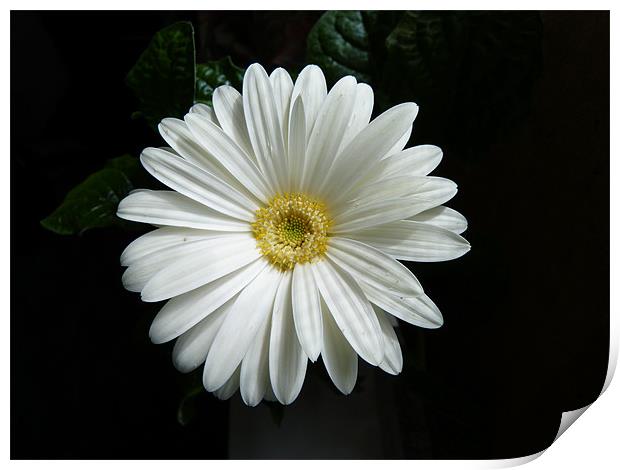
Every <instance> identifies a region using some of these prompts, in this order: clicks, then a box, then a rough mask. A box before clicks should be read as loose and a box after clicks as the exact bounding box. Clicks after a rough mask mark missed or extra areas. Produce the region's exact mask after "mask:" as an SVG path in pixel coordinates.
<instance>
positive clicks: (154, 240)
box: [121, 227, 221, 266]
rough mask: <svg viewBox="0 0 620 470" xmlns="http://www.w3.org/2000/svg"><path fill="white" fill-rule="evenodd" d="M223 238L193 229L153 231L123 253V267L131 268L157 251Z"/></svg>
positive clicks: (133, 242) (216, 233)
mask: <svg viewBox="0 0 620 470" xmlns="http://www.w3.org/2000/svg"><path fill="white" fill-rule="evenodd" d="M214 236H221V234H218V232H210V231H207V230H196V229H191V228H177V227H163V228H158V229H156V230H153V231H151V232H149V233H146V234H144V235H142V236H141V237H138V238H136V239H135V240H134V241H132V242H131V243H130V244H129V245H127V248H125V250H124V251H123V253H121V266H130V265H132V264H134V263H135V262H137V261H138V260H140V259H141V258H144V257H145V256H148V255H151V254H152V253H155V252H156V251H159V250H161V249H163V248H170V247H173V246H175V245H181V244H184V243H187V242H193V241H196V240H205V239H207V238H210V237H214Z"/></svg>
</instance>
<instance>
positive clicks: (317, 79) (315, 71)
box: [291, 65, 327, 140]
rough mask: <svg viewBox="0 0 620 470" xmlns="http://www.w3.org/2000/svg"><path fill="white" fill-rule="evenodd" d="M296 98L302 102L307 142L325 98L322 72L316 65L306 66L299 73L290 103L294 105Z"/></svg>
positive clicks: (325, 92)
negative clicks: (299, 98)
mask: <svg viewBox="0 0 620 470" xmlns="http://www.w3.org/2000/svg"><path fill="white" fill-rule="evenodd" d="M298 96H300V97H301V98H302V100H303V102H304V111H305V116H306V119H305V121H306V140H308V139H309V138H310V134H311V133H312V128H313V127H314V123H315V122H316V117H317V116H318V114H319V109H321V106H322V105H323V101H324V100H325V97H326V96H327V85H326V83H325V76H324V75H323V71H322V70H321V69H320V68H319V67H317V66H316V65H308V66H306V67H305V68H304V69H303V70H302V71H301V72H300V73H299V76H298V77H297V80H296V81H295V86H294V87H293V94H292V95H291V103H294V102H295V100H296V99H297V97H298Z"/></svg>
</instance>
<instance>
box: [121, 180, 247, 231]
mask: <svg viewBox="0 0 620 470" xmlns="http://www.w3.org/2000/svg"><path fill="white" fill-rule="evenodd" d="M116 215H117V216H118V217H120V218H121V219H125V220H133V221H134V222H143V223H146V224H152V225H172V226H174V227H187V228H194V229H203V230H217V231H224V232H249V231H251V230H252V227H251V226H250V224H249V223H248V222H247V221H245V220H239V219H235V218H233V217H229V216H227V215H224V214H222V213H221V212H217V211H214V210H213V209H211V208H209V207H207V206H205V205H204V204H201V203H199V202H196V201H194V200H192V199H190V198H188V197H187V196H183V195H182V194H179V193H177V192H175V191H152V190H150V189H139V190H136V191H133V192H132V193H131V194H129V195H128V196H127V197H125V198H124V199H123V200H122V201H121V202H120V204H119V205H118V209H117V212H116Z"/></svg>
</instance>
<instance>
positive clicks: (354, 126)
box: [339, 83, 375, 150]
mask: <svg viewBox="0 0 620 470" xmlns="http://www.w3.org/2000/svg"><path fill="white" fill-rule="evenodd" d="M374 101H375V95H374V93H373V91H372V88H371V87H369V86H368V85H366V84H365V83H358V84H357V88H356V92H355V104H354V106H353V110H352V113H351V118H350V119H349V124H348V125H347V129H346V131H345V133H344V136H343V137H342V142H341V144H340V147H339V150H342V149H343V148H345V147H346V146H347V144H348V143H349V142H351V140H352V139H353V138H355V137H356V136H357V134H359V133H360V131H361V130H362V129H363V128H364V127H366V126H367V125H368V123H369V122H370V116H371V115H372V108H373V106H374Z"/></svg>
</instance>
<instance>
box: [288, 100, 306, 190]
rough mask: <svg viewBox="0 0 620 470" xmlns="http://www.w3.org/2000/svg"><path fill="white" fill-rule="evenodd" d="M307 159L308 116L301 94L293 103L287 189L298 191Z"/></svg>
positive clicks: (289, 137)
mask: <svg viewBox="0 0 620 470" xmlns="http://www.w3.org/2000/svg"><path fill="white" fill-rule="evenodd" d="M305 161H306V118H305V112H304V103H303V101H302V98H301V96H300V97H298V98H297V99H296V100H295V102H294V103H293V107H292V109H291V115H290V124H289V135H288V168H289V179H288V188H287V191H297V190H299V187H300V185H301V175H302V174H303V170H304V166H305Z"/></svg>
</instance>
